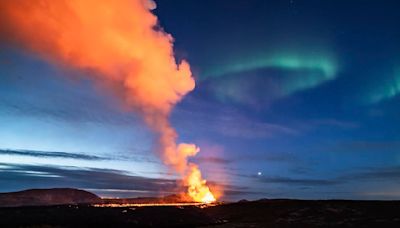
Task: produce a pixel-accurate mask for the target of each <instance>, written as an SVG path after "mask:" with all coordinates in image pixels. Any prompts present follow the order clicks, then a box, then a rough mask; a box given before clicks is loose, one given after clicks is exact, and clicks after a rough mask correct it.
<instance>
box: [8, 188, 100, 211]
mask: <svg viewBox="0 0 400 228" xmlns="http://www.w3.org/2000/svg"><path fill="white" fill-rule="evenodd" d="M100 200H101V199H100V197H98V196H97V195H95V194H93V193H90V192H87V191H83V190H78V189H73V188H53V189H30V190H24V191H20V192H10V193H0V207H19V206H46V205H63V204H85V203H95V202H99V201H100Z"/></svg>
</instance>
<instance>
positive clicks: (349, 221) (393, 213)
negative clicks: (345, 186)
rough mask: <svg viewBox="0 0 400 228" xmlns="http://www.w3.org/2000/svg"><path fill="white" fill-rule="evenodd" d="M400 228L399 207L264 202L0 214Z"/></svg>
mask: <svg viewBox="0 0 400 228" xmlns="http://www.w3.org/2000/svg"><path fill="white" fill-rule="evenodd" d="M94 226H96V227H99V226H101V227H103V226H105V227H400V202H399V201H301V200H259V201H252V202H238V203H230V204H223V205H218V206H213V207H206V208H199V207H195V206H185V207H120V208H107V207H105V208H99V207H92V206H90V205H63V206H41V207H13V208H0V227H94Z"/></svg>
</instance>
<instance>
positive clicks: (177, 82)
mask: <svg viewBox="0 0 400 228" xmlns="http://www.w3.org/2000/svg"><path fill="white" fill-rule="evenodd" d="M154 8H155V3H154V2H152V1H149V0H113V1H111V0H110V1H108V0H84V1H81V0H12V1H0V21H1V22H0V25H1V27H0V28H1V29H0V30H1V34H2V36H3V37H5V38H6V39H8V40H10V41H13V42H17V44H19V45H22V46H24V47H25V48H28V49H29V50H31V51H33V52H36V53H38V54H40V55H41V56H42V57H44V58H46V59H47V60H50V61H53V62H57V63H60V64H67V65H70V66H73V67H75V68H80V69H89V70H92V71H94V72H96V73H95V74H92V77H94V78H95V79H96V80H99V81H101V82H105V81H107V82H111V83H112V84H116V85H118V88H123V91H118V92H119V94H123V96H122V98H123V99H124V100H125V102H126V103H128V104H129V105H131V106H132V107H134V108H135V110H137V111H138V112H139V113H140V114H141V115H142V116H143V118H144V121H145V122H146V123H147V124H148V126H149V127H150V128H152V129H153V130H154V131H155V132H156V133H157V134H158V135H159V141H160V143H159V145H160V152H161V153H160V154H161V155H162V160H163V161H164V163H165V164H167V165H169V166H170V167H173V168H174V169H175V170H176V171H177V172H179V173H180V174H181V175H184V176H185V177H186V176H190V174H191V173H192V170H193V168H189V164H188V162H187V157H189V156H194V155H196V153H197V152H198V151H199V148H197V147H196V146H195V145H193V144H179V145H177V144H176V140H177V137H178V136H177V133H176V131H175V129H174V128H173V127H172V126H171V124H170V122H169V115H170V113H171V110H172V108H173V107H174V106H175V104H176V103H177V102H179V101H180V100H181V99H182V98H183V97H184V96H185V95H186V94H187V93H188V92H190V91H191V90H193V89H194V87H195V81H194V79H193V78H192V75H191V71H190V66H189V64H188V63H187V62H186V61H185V60H183V61H181V62H180V63H177V62H176V60H175V58H174V53H173V45H172V42H173V38H172V36H171V35H169V34H167V33H165V32H164V31H163V30H162V29H161V28H160V27H159V25H158V21H157V17H156V16H155V15H153V14H152V13H151V12H150V10H152V9H154ZM196 167H197V166H196ZM184 179H187V178H184ZM200 180H201V181H203V180H202V179H201V176H200ZM204 185H205V182H204ZM205 187H206V186H205ZM207 190H208V188H207ZM196 191H197V190H196Z"/></svg>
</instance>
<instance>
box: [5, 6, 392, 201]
mask: <svg viewBox="0 0 400 228" xmlns="http://www.w3.org/2000/svg"><path fill="white" fill-rule="evenodd" d="M156 2H157V9H155V10H154V13H155V14H156V15H157V16H158V18H159V20H160V23H161V26H162V27H163V28H164V30H165V31H167V32H168V33H171V34H172V35H173V37H174V38H175V52H176V56H177V58H179V59H180V58H185V59H188V61H189V62H190V64H191V67H192V69H193V72H194V74H195V77H196V82H197V85H196V89H195V90H194V91H193V92H192V93H190V94H189V95H187V96H186V97H185V99H184V100H183V101H182V102H181V103H180V104H179V105H178V106H177V107H176V108H175V110H174V112H173V114H172V116H171V119H172V123H173V125H174V126H175V127H176V128H177V131H178V132H179V134H180V140H182V141H189V142H194V143H196V144H198V145H199V146H200V148H201V153H200V154H199V155H198V157H196V158H194V159H193V160H194V161H196V162H197V163H199V164H200V167H201V169H202V170H203V171H204V173H205V176H206V178H207V179H208V180H209V181H210V182H214V183H218V184H222V185H224V189H225V196H224V197H225V198H226V199H240V198H249V199H254V198H261V197H269V198H277V197H291V198H313V199H317V198H318V199H319V198H346V199H347V198H350V199H400V134H399V130H400V106H399V104H400V95H399V93H400V54H399V53H400V40H399V39H400V14H399V13H398V11H399V9H400V3H398V1H389V0H387V1H366V0H364V1H361V0H360V1H357V0H352V1H345V0H343V1H333V0H332V1H306V0H303V1H300V0H287V1H286V0H285V1H261V0H260V1H255V0H253V1H245V0H229V1H225V0H220V1H211V0H210V1H208V0H198V1H197V0H196V1H187V0H176V1H167V0H159V1H156ZM66 74H68V76H70V75H73V76H74V77H72V79H71V77H65V75H66ZM85 74H87V72H79V71H78V70H73V69H71V70H68V71H66V70H65V69H63V70H61V69H59V68H57V67H56V66H53V65H51V64H50V63H48V62H46V61H45V60H43V59H41V58H39V57H37V56H36V55H33V54H31V53H29V52H27V51H26V50H24V49H22V48H21V47H18V46H10V45H7V44H2V45H1V49H0V191H13V190H20V189H25V188H33V187H35V188H38V187H79V188H84V189H88V190H91V191H94V192H96V193H98V194H100V195H103V196H138V195H152V194H159V193H161V194H165V193H166V192H164V191H165V189H171V191H172V190H173V189H174V188H175V187H176V186H175V185H176V184H175V182H174V180H175V178H177V177H176V176H175V175H174V174H171V173H169V172H168V170H167V168H166V167H164V166H163V165H162V163H161V162H160V160H159V159H158V157H157V156H156V155H155V154H154V153H152V151H153V149H154V148H153V145H154V143H155V142H154V135H153V134H152V133H151V131H149V130H148V129H147V127H146V126H145V125H144V124H143V123H141V121H140V118H138V117H137V116H136V114H135V113H128V112H126V111H124V110H122V109H121V107H120V106H118V105H116V103H118V101H117V100H116V99H115V98H114V97H113V96H108V95H107V94H104V93H101V92H99V88H98V87H96V85H94V84H93V83H92V82H91V81H88V80H86V79H85V77H84V76H85ZM166 186H167V187H168V188H166ZM167 192H169V190H168V191H167Z"/></svg>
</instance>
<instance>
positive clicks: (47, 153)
mask: <svg viewBox="0 0 400 228" xmlns="http://www.w3.org/2000/svg"><path fill="white" fill-rule="evenodd" d="M0 155H17V156H29V157H40V158H67V159H78V160H91V161H92V160H109V159H110V158H106V157H100V156H95V155H88V154H83V153H82V154H78V153H69V152H57V151H51V152H50V151H37V150H9V149H0Z"/></svg>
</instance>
